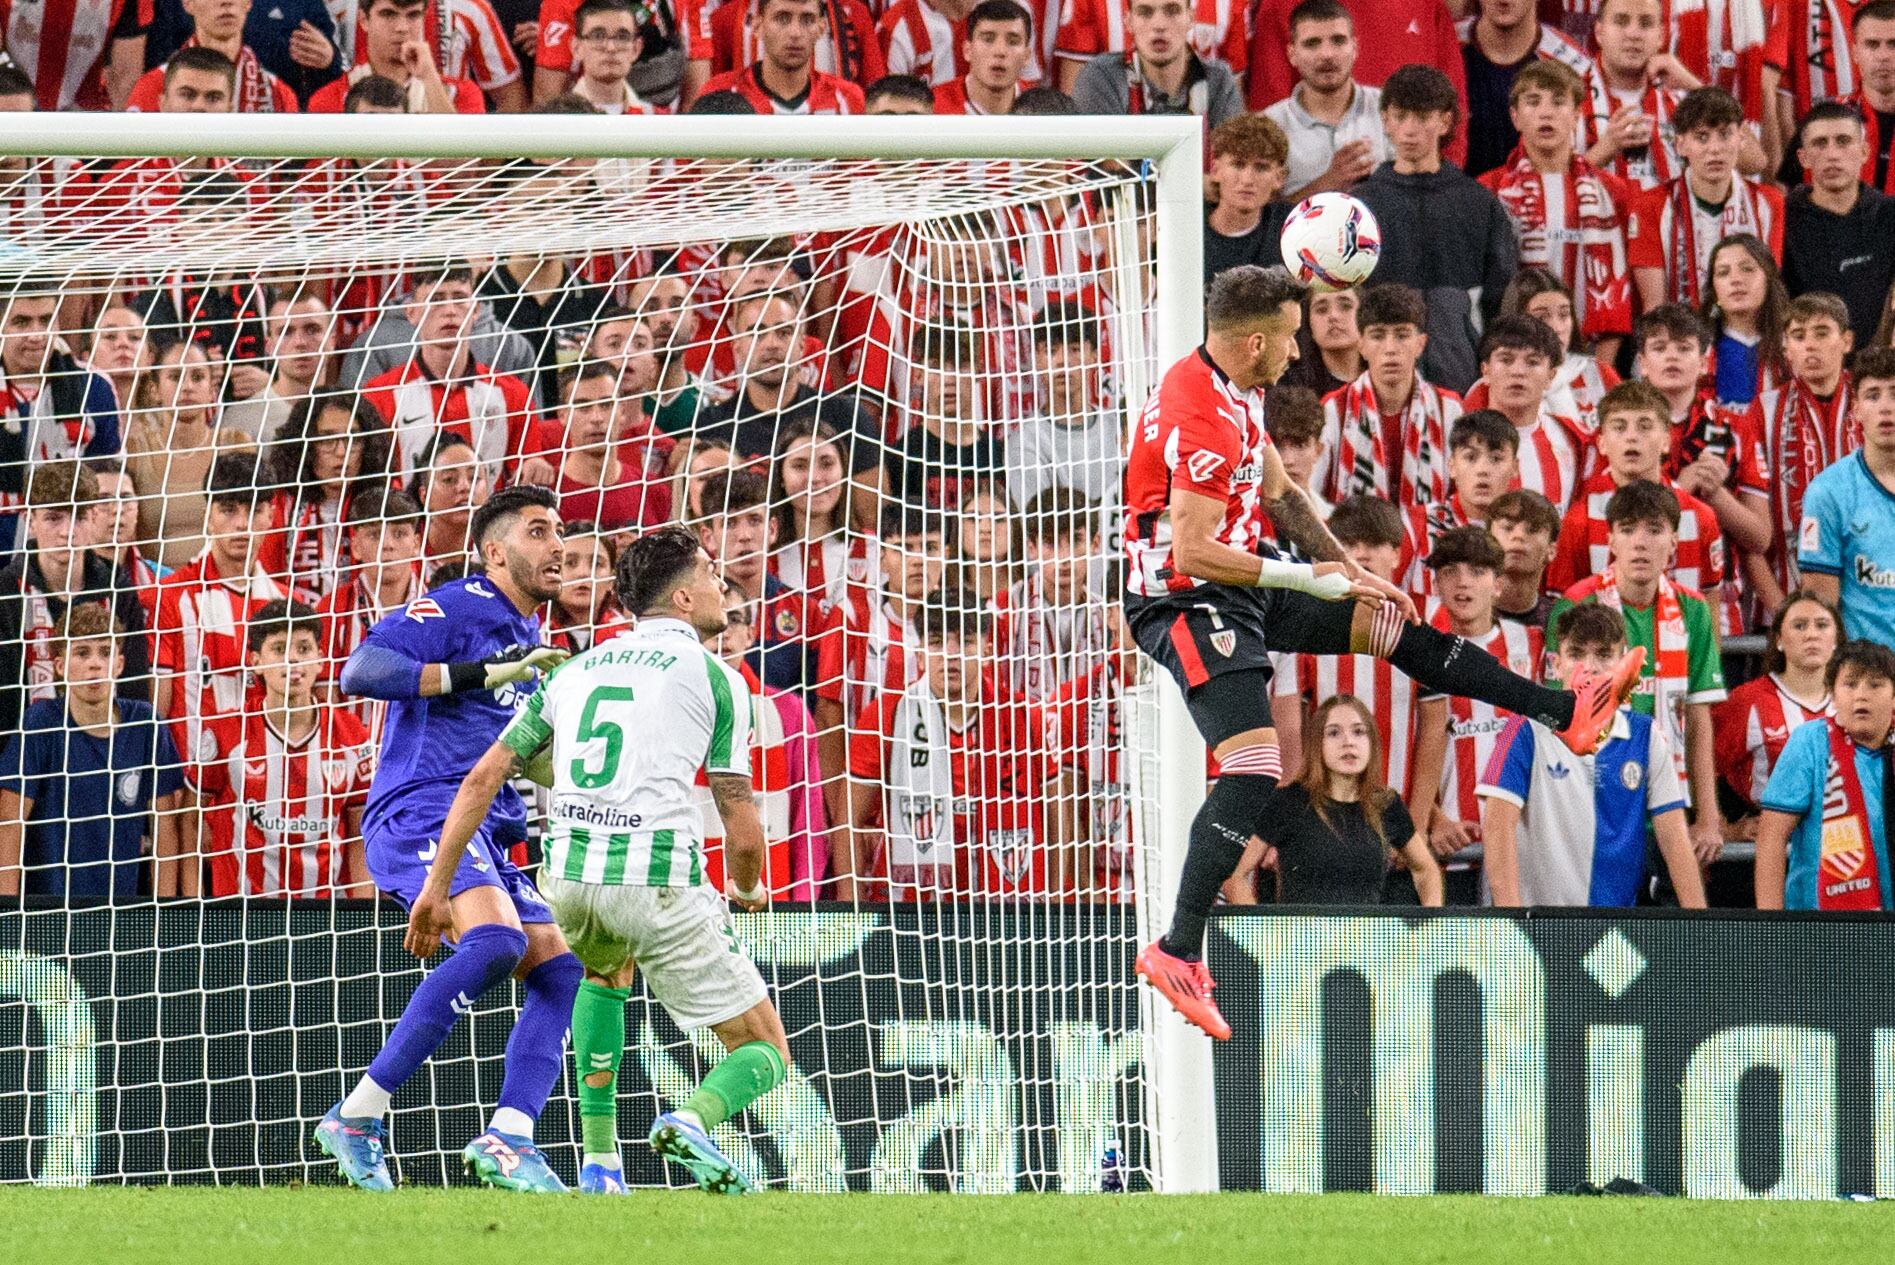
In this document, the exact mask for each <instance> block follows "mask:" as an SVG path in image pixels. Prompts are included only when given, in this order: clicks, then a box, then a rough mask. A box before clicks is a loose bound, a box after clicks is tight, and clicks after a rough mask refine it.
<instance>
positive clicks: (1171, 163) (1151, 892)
mask: <svg viewBox="0 0 1895 1265" xmlns="http://www.w3.org/2000/svg"><path fill="white" fill-rule="evenodd" d="M105 155H109V156H113V157H166V156H200V157H230V158H357V159H369V158H377V157H403V158H575V157H578V158H627V159H664V158H765V159H901V160H911V159H943V160H951V159H977V160H978V159H1043V160H1060V159H1066V160H1071V161H1075V162H1088V161H1096V160H1104V159H1116V160H1121V161H1126V162H1138V163H1149V164H1151V170H1152V171H1153V172H1154V174H1155V176H1156V194H1157V197H1156V203H1155V206H1154V207H1153V213H1154V216H1155V228H1156V238H1155V242H1154V244H1153V252H1154V256H1155V260H1156V264H1157V273H1158V278H1157V280H1158V284H1157V301H1156V318H1157V319H1156V321H1155V322H1154V324H1155V331H1156V337H1155V341H1156V344H1157V345H1156V347H1155V349H1154V350H1155V352H1156V355H1155V362H1156V364H1157V365H1159V366H1160V367H1161V371H1162V368H1163V367H1165V366H1169V365H1171V364H1172V363H1174V362H1176V361H1177V360H1179V359H1180V358H1182V357H1183V356H1185V355H1188V354H1189V353H1190V352H1191V351H1192V349H1193V348H1195V347H1196V346H1197V345H1198V343H1199V342H1200V341H1201V339H1202V337H1203V292H1202V291H1203V285H1202V275H1203V216H1204V202H1203V168H1204V133H1203V130H1202V120H1200V119H1199V118H1197V117H1195V116H1191V117H1178V116H1170V117H1160V116H1140V117H1116V116H1115V117H1111V118H1103V117H1096V116H1094V117H1034V118H1031V119H1020V118H983V117H950V116H940V117H931V118H929V119H927V120H926V121H925V122H917V121H916V120H915V119H912V118H907V117H901V116H889V117H850V118H835V117H810V116H764V117H754V118H753V117H748V116H746V117H742V118H734V117H729V116H688V115H687V116H658V117H635V118H631V117H616V118H614V117H585V116H574V115H532V114H524V115H522V114H512V115H504V114H503V115H486V116H482V117H479V118H471V117H462V116H458V115H374V116H362V115H329V116H320V117H317V116H305V115H294V116H285V115H266V114H221V115H213V114H190V115H169V114H79V113H70V114H68V113H47V114H38V113H32V114H0V156H9V157H10V156H25V157H31V156H41V157H68V158H83V157H91V156H105ZM0 266H3V265H0ZM1129 385H1130V386H1131V388H1132V389H1130V390H1128V391H1127V392H1126V396H1127V398H1126V401H1125V406H1126V412H1127V426H1128V427H1129V426H1130V424H1131V423H1132V422H1133V421H1135V420H1136V418H1137V415H1138V412H1139V410H1140V409H1141V408H1142V406H1143V403H1144V396H1145V394H1146V393H1147V392H1148V391H1149V390H1150V389H1151V388H1153V387H1155V386H1156V385H1157V384H1156V383H1155V382H1151V383H1131V384H1129ZM1143 674H1144V676H1145V677H1146V678H1147V679H1146V681H1145V682H1144V683H1143V684H1142V685H1141V686H1140V687H1138V688H1137V689H1135V690H1133V691H1130V692H1129V693H1130V697H1128V699H1127V703H1128V710H1130V711H1134V712H1142V714H1143V715H1142V718H1141V719H1140V720H1138V721H1136V722H1135V723H1132V724H1129V725H1128V726H1127V733H1128V744H1127V750H1126V753H1125V755H1126V758H1127V759H1128V760H1129V762H1130V764H1131V766H1132V769H1133V770H1134V772H1133V774H1132V777H1131V779H1130V780H1131V782H1132V794H1133V798H1134V801H1135V807H1136V809H1137V812H1138V819H1139V820H1141V821H1142V822H1145V823H1147V824H1148V829H1147V838H1148V839H1149V840H1150V841H1151V842H1152V843H1155V844H1156V847H1155V848H1152V847H1146V846H1141V853H1140V856H1139V858H1138V863H1137V865H1136V872H1137V887H1136V896H1137V919H1138V927H1139V936H1140V942H1141V943H1144V942H1149V941H1150V940H1151V939H1153V938H1155V937H1156V936H1157V935H1158V934H1160V933H1161V932H1162V931H1163V929H1164V927H1165V926H1166V925H1167V922H1168V918H1167V915H1168V914H1169V912H1170V909H1171V903H1172V898H1173V895H1174V893H1175V891H1176V888H1177V880H1178V875H1179V872H1180V870H1181V868H1182V866H1183V862H1184V853H1185V850H1186V847H1187V845H1188V843H1189V837H1190V823H1191V818H1192V816H1193V814H1194V813H1195V812H1196V811H1197V807H1198V805H1199V804H1200V803H1201V802H1202V800H1203V797H1204V782H1205V753H1204V743H1203V741H1202V740H1201V739H1200V738H1199V737H1198V735H1197V732H1196V730H1195V729H1194V727H1193V726H1192V724H1191V722H1190V718H1189V716H1188V715H1187V713H1186V711H1185V708H1184V700H1183V698H1182V696H1181V695H1180V694H1179V693H1178V691H1177V689H1176V688H1175V687H1174V686H1173V685H1171V684H1170V683H1168V682H1166V681H1164V680H1163V678H1162V674H1156V673H1153V672H1152V671H1151V665H1150V663H1149V662H1146V663H1145V664H1144V669H1143ZM1154 676H1156V677H1157V678H1158V679H1157V680H1155V681H1154V680H1152V679H1150V678H1152V677H1154ZM1138 700H1142V701H1143V704H1144V706H1143V707H1142V708H1141V707H1140V706H1139V703H1138ZM1154 720H1155V724H1154V723H1151V722H1152V721H1154ZM1147 778H1150V779H1152V781H1154V782H1155V785H1148V784H1142V783H1144V782H1145V780H1146V779H1147ZM1142 843H1143V841H1141V844H1142ZM1140 1016H1141V1018H1140V1022H1141V1026H1142V1030H1143V1034H1144V1063H1145V1068H1144V1071H1145V1077H1144V1082H1145V1096H1146V1112H1147V1117H1146V1118H1147V1121H1148V1125H1149V1128H1150V1136H1151V1163H1152V1178H1153V1183H1154V1185H1155V1186H1156V1187H1157V1189H1159V1190H1161V1191H1165V1192H1176V1193H1182V1192H1196V1191H1209V1190H1215V1189H1217V1186H1218V1162H1217V1127H1216V1114H1215V1110H1214V1092H1213V1078H1212V1060H1211V1042H1210V1041H1209V1040H1208V1039H1207V1038H1206V1037H1204V1036H1203V1035H1202V1034H1200V1033H1198V1032H1197V1030H1196V1029H1194V1028H1191V1027H1189V1026H1187V1025H1186V1024H1185V1023H1184V1022H1183V1020H1181V1019H1180V1018H1179V1017H1178V1016H1177V1015H1176V1014H1175V1013H1173V1012H1172V1011H1171V1010H1170V1008H1169V1007H1168V1006H1166V1005H1165V1004H1164V1003H1163V1002H1161V1001H1159V1000H1157V999H1156V997H1155V996H1154V995H1153V994H1152V993H1150V992H1149V991H1141V997H1140Z"/></svg>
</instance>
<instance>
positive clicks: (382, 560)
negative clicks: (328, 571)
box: [316, 488, 422, 738]
mask: <svg viewBox="0 0 1895 1265" xmlns="http://www.w3.org/2000/svg"><path fill="white" fill-rule="evenodd" d="M421 519H422V514H421V505H420V503H419V502H417V501H416V500H415V498H414V497H412V496H410V495H408V493H406V492H403V491H402V490H400V489H399V488H374V489H370V490H368V491H364V492H358V493H356V494H355V496H354V497H353V498H351V499H350V501H349V505H348V512H347V515H346V517H345V519H344V521H343V529H344V531H345V532H346V533H347V535H348V541H349V562H350V564H351V571H350V574H349V576H348V578H347V579H345V580H344V581H343V583H342V584H341V585H340V586H339V587H338V588H337V589H336V590H335V592H333V593H331V594H329V596H327V597H325V598H323V600H322V602H321V604H320V605H318V606H317V607H316V615H317V617H318V618H319V619H321V620H322V676H321V678H320V680H321V684H322V686H323V689H324V693H325V695H326V696H328V697H332V698H340V697H341V696H340V693H339V691H338V690H337V689H336V680H337V678H339V677H340V676H341V675H342V665H343V664H345V663H347V662H348V661H349V656H350V655H351V654H354V653H355V648H356V647H357V646H359V645H361V644H362V639H363V638H364V637H366V636H368V630H369V629H371V628H373V627H375V625H376V624H378V623H380V622H381V620H382V617H383V616H385V615H387V614H388V613H389V612H390V611H392V610H395V609H396V608H397V607H401V606H406V605H407V604H408V603H409V602H410V601H412V600H413V599H415V598H417V597H420V596H421V593H422V588H421ZM347 705H348V706H349V707H351V708H352V709H353V710H354V712H355V716H356V719H358V720H360V721H361V722H362V723H363V724H364V725H367V726H368V727H369V730H370V732H371V733H373V734H374V735H375V736H377V737H378V738H379V737H380V735H381V718H382V712H383V710H384V708H385V704H383V703H380V702H378V701H376V700H375V699H371V698H364V697H356V698H352V699H349V700H347Z"/></svg>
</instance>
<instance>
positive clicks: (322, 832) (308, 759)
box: [194, 703, 375, 897]
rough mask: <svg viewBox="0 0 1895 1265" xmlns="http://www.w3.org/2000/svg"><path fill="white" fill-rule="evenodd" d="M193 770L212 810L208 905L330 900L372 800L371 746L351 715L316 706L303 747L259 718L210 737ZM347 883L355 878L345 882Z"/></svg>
mask: <svg viewBox="0 0 1895 1265" xmlns="http://www.w3.org/2000/svg"><path fill="white" fill-rule="evenodd" d="M206 733H207V735H208V737H207V742H206V746H207V748H208V749H209V750H208V757H209V758H207V759H205V760H202V761H200V762H198V763H197V764H196V766H195V769H194V772H195V775H196V776H195V781H196V783H197V788H198V790H199V792H200V793H202V795H203V796H204V798H205V801H206V803H207V804H208V805H209V808H208V811H207V812H206V818H207V824H208V825H209V827H210V833H211V838H210V861H211V893H210V894H211V895H212V896H315V897H322V896H328V895H330V894H331V892H332V891H333V890H334V888H335V887H336V886H337V885H338V884H339V883H341V881H342V879H343V873H342V869H343V862H344V861H345V860H346V859H347V856H348V853H347V849H346V846H345V845H346V843H347V841H348V839H349V837H350V835H351V834H352V833H353V829H352V827H354V825H355V824H356V823H355V820H354V819H353V814H357V813H360V811H361V809H362V807H363V805H364V804H365V803H366V802H367V799H368V785H369V781H370V779H371V778H373V777H374V775H375V746H374V744H373V743H372V742H370V740H369V733H368V730H367V729H365V728H363V726H362V722H361V721H359V720H357V719H356V718H355V717H354V716H353V715H352V714H351V713H350V712H349V710H348V709H347V708H343V707H329V706H325V705H323V704H321V703H318V704H317V710H316V723H315V725H314V726H313V727H312V728H311V729H310V731H309V733H307V734H305V735H304V736H303V738H302V739H301V740H300V741H296V742H292V741H290V739H289V738H287V737H285V736H284V735H283V734H281V733H279V732H278V731H277V728H276V725H275V724H274V723H273V720H272V718H271V717H269V716H267V715H264V714H262V713H260V712H257V711H254V710H253V711H249V712H246V713H245V714H243V715H237V716H220V717H218V718H216V719H214V720H212V721H211V722H210V723H209V724H208V726H207V728H206ZM348 877H350V878H351V879H354V878H360V877H362V876H360V875H350V876H348Z"/></svg>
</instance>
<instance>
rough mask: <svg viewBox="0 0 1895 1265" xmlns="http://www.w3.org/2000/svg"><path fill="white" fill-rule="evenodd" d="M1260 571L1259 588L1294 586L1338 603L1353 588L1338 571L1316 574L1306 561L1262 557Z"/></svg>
mask: <svg viewBox="0 0 1895 1265" xmlns="http://www.w3.org/2000/svg"><path fill="white" fill-rule="evenodd" d="M1260 561H1261V562H1262V563H1263V570H1262V571H1261V572H1260V573H1259V574H1258V575H1257V587H1258V588H1260V589H1295V590H1296V591H1297V592H1299V593H1307V594H1309V595H1310V596H1311V597H1319V598H1321V599H1322V600H1323V601H1325V602H1337V601H1341V600H1342V599H1343V598H1345V597H1347V596H1349V592H1350V590H1351V589H1352V588H1353V587H1354V586H1353V585H1351V584H1350V582H1349V577H1348V576H1346V575H1344V574H1343V573H1342V572H1340V571H1332V572H1330V573H1329V574H1327V575H1317V574H1316V568H1315V567H1313V566H1310V565H1309V564H1308V563H1306V562H1285V561H1283V560H1282V559H1281V558H1263V559H1260Z"/></svg>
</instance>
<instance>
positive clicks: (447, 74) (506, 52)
mask: <svg viewBox="0 0 1895 1265" xmlns="http://www.w3.org/2000/svg"><path fill="white" fill-rule="evenodd" d="M444 5H445V6H446V8H447V15H448V27H447V30H446V31H445V32H443V30H442V29H441V9H442V6H444ZM349 7H350V8H353V7H354V6H353V5H351V6H349ZM350 25H351V27H352V28H353V29H354V45H355V57H354V59H353V62H354V64H355V65H357V66H364V65H367V64H368V33H367V32H365V31H363V30H362V29H361V28H360V27H359V26H357V25H356V24H354V23H351V24H350ZM338 29H340V28H338ZM421 38H422V39H423V41H425V42H426V44H427V46H428V47H429V48H431V49H433V50H434V56H435V69H436V70H439V71H440V72H441V75H442V77H443V78H446V79H466V80H468V81H470V82H471V83H474V84H476V85H477V86H479V87H480V88H481V89H482V90H483V91H486V92H492V91H493V90H494V89H495V88H502V87H505V86H506V85H507V84H510V83H512V82H513V81H514V80H516V79H518V78H519V77H520V59H519V58H518V57H515V56H514V55H513V44H512V42H511V41H510V40H508V39H507V29H506V27H504V26H502V25H501V22H500V15H499V14H497V13H495V12H494V10H493V6H492V5H491V4H489V3H487V0H432V2H431V3H430V4H429V5H428V16H427V22H426V25H425V28H424V30H423V32H422V37H421Z"/></svg>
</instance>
